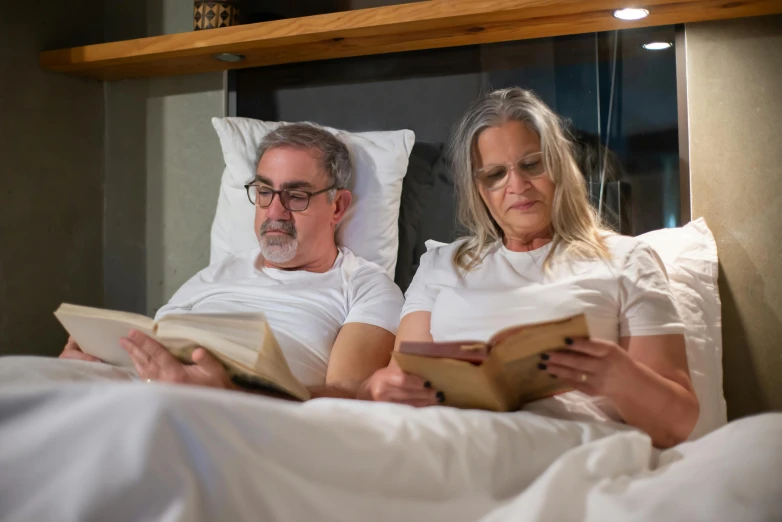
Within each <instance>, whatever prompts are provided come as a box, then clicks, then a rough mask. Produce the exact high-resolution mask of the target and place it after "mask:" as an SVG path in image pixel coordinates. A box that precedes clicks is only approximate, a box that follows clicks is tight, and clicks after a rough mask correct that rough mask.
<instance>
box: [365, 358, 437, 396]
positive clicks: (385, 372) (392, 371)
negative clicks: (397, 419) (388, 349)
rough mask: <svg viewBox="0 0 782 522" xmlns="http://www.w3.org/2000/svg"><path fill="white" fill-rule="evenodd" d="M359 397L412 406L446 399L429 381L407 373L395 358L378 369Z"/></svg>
mask: <svg viewBox="0 0 782 522" xmlns="http://www.w3.org/2000/svg"><path fill="white" fill-rule="evenodd" d="M356 398H358V399H361V400H365V401H383V402H395V403H397V404H408V405H410V406H416V407H419V408H420V407H423V406H434V405H436V404H438V403H440V402H443V400H445V395H443V392H440V391H436V390H433V389H432V387H431V384H429V382H427V381H424V380H423V379H422V378H420V377H417V376H415V375H411V374H409V373H405V372H403V371H402V369H401V368H400V367H399V365H397V364H396V362H394V361H393V360H392V361H391V363H390V364H389V365H388V366H387V367H385V368H381V369H380V370H377V371H376V372H375V373H374V374H372V376H371V377H370V378H369V379H367V380H366V381H365V382H364V384H362V385H361V388H359V390H358V394H357V397H356Z"/></svg>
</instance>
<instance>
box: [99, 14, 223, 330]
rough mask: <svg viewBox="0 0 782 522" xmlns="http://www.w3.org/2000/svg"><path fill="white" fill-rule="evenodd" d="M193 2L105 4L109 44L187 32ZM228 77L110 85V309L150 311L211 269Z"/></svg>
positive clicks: (107, 237)
mask: <svg viewBox="0 0 782 522" xmlns="http://www.w3.org/2000/svg"><path fill="white" fill-rule="evenodd" d="M192 16H193V13H192V2H183V1H181V0H165V1H163V2H160V1H158V0H147V2H146V4H144V3H143V2H135V3H129V2H107V3H106V31H107V34H106V37H107V40H119V39H125V38H138V37H142V36H149V35H156V34H167V33H176V32H186V31H190V30H192V28H193V21H192ZM223 112H224V96H223V75H222V74H221V73H210V74H203V75H194V76H182V77H172V78H152V79H139V80H126V81H120V82H110V83H107V84H106V228H105V247H104V266H105V274H106V277H105V303H106V306H107V307H109V308H116V309H121V310H130V311H136V312H141V313H147V314H154V312H155V311H156V310H157V309H158V308H159V307H160V306H161V305H163V304H164V303H165V302H166V301H167V300H168V299H169V298H170V297H171V295H172V294H173V293H174V292H175V291H176V289H177V288H179V286H181V284H182V283H184V282H185V281H186V280H187V279H188V278H189V277H190V276H192V275H193V274H195V273H196V272H197V271H198V270H200V269H201V268H203V267H205V266H206V265H207V264H208V262H209V229H210V226H211V222H212V218H213V217H214V210H215V206H216V202H217V191H218V188H219V183H220V175H221V174H222V170H223V167H224V162H223V159H222V153H221V149H220V146H219V143H218V141H217V136H216V134H215V132H214V130H213V128H212V125H211V121H210V120H211V118H212V117H213V116H223Z"/></svg>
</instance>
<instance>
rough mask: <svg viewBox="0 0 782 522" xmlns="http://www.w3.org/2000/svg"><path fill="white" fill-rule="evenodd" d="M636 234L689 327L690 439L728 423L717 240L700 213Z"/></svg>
mask: <svg viewBox="0 0 782 522" xmlns="http://www.w3.org/2000/svg"><path fill="white" fill-rule="evenodd" d="M638 239H640V240H642V241H644V242H645V243H647V244H648V245H649V246H651V247H652V248H653V249H654V250H655V251H656V252H657V254H658V255H659V256H660V258H661V259H662V261H663V263H664V264H665V269H666V270H667V271H668V278H669V280H670V283H671V291H672V292H673V294H674V297H675V298H676V306H677V309H678V311H679V315H680V316H681V319H682V321H683V322H684V325H685V326H686V327H687V331H686V332H685V340H686V343H687V362H688V364H689V366H690V375H691V377H692V385H693V387H694V388H695V393H696V395H697V396H698V400H699V401H700V407H701V412H700V417H699V418H698V422H697V424H696V425H695V428H694V429H693V431H692V434H691V435H690V439H697V438H698V437H700V436H702V435H705V434H706V433H709V432H710V431H713V430H715V429H717V428H719V427H720V426H723V425H724V424H726V423H727V411H726V406H725V396H724V395H723V391H722V316H721V310H720V295H719V289H718V287H717V274H718V263H717V244H716V242H715V241H714V236H713V235H712V233H711V231H710V230H709V227H708V226H706V222H705V221H704V220H703V218H699V219H697V220H695V221H692V222H691V223H689V224H687V225H685V226H683V227H681V228H668V229H663V230H655V231H653V232H649V233H647V234H643V235H641V236H638Z"/></svg>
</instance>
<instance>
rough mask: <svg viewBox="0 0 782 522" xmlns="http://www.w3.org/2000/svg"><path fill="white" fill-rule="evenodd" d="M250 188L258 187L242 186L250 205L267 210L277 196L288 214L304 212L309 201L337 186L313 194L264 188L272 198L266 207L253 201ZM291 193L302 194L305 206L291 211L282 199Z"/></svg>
mask: <svg viewBox="0 0 782 522" xmlns="http://www.w3.org/2000/svg"><path fill="white" fill-rule="evenodd" d="M250 187H255V188H256V189H257V188H260V185H258V184H256V183H248V184H247V185H245V186H244V190H245V191H247V199H248V200H250V203H252V204H253V205H254V206H256V207H259V208H269V207H270V206H271V204H272V202H273V201H274V196H277V197H279V198H280V203H282V206H283V208H284V209H285V210H287V211H288V212H304V211H305V210H307V209H308V208H309V207H310V201H311V200H312V198H313V196H317V195H319V194H323V193H324V192H328V191H329V190H334V189H335V188H337V185H336V184H334V185H331V186H330V187H326V188H324V189H323V190H318V191H315V192H307V191H306V190H299V189H282V190H274V189H273V188H271V187H264V188H265V189H266V190H268V191H269V192H271V193H272V198H271V199H270V200H269V204H268V205H259V204H258V202H257V201H253V198H252V196H251V195H250ZM291 192H296V193H299V194H304V195H306V196H307V204H306V205H304V208H301V209H296V210H293V209H292V208H290V207H289V206H288V198H287V197H283V194H287V195H290V193H291Z"/></svg>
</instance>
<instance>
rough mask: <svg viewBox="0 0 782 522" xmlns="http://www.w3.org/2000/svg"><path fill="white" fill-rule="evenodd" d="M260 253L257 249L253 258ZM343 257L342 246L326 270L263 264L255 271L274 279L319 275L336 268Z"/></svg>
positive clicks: (338, 248)
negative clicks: (287, 268) (285, 267)
mask: <svg viewBox="0 0 782 522" xmlns="http://www.w3.org/2000/svg"><path fill="white" fill-rule="evenodd" d="M260 254H261V250H260V249H258V253H257V255H256V256H255V259H257V256H258V255H260ZM343 257H344V253H343V251H342V247H337V257H336V258H335V259H334V264H333V265H331V268H329V269H328V270H326V271H325V272H309V271H307V270H282V269H280V268H271V267H267V266H263V267H262V268H261V269H260V270H258V269H257V268H256V269H255V270H256V271H258V272H260V273H262V274H266V275H268V276H269V277H272V278H274V279H285V278H288V279H289V278H296V277H317V276H321V275H325V274H328V273H330V272H331V271H333V270H334V269H335V268H337V267H338V266H339V265H340V263H341V262H342V258H343Z"/></svg>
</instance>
